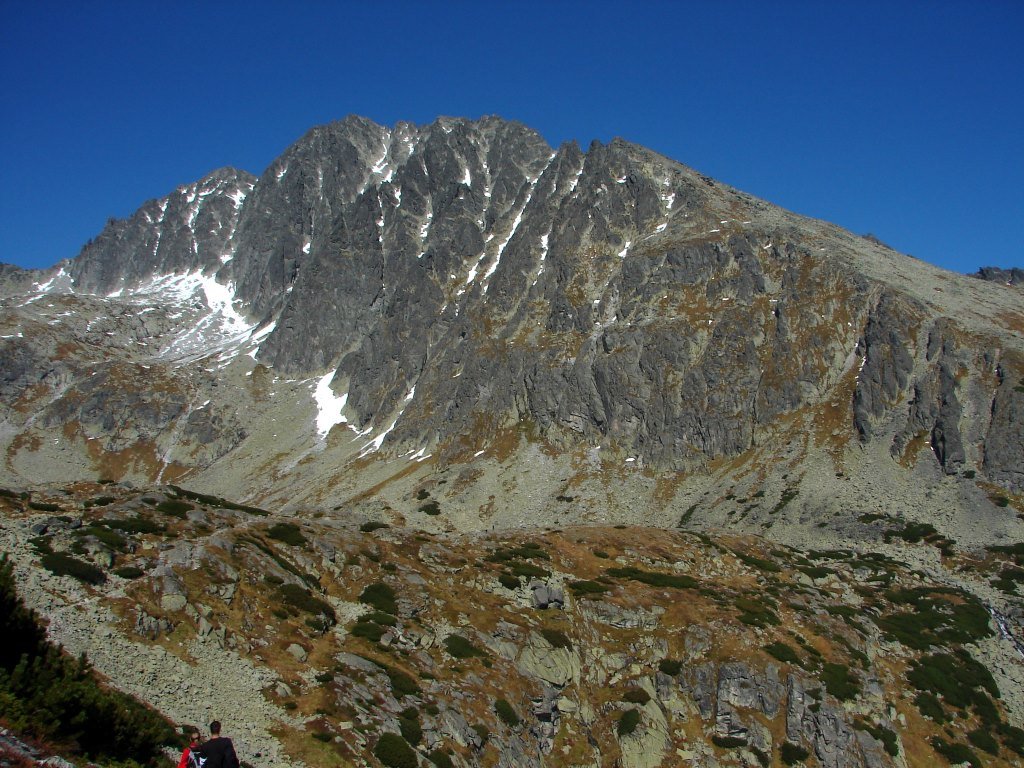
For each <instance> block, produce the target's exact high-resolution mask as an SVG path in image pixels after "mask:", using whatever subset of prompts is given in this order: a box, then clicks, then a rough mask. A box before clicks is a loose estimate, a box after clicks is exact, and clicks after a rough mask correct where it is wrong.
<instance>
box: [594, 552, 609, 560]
mask: <svg viewBox="0 0 1024 768" xmlns="http://www.w3.org/2000/svg"><path fill="white" fill-rule="evenodd" d="M594 557H600V558H601V559H602V560H607V559H608V558H609V554H608V553H607V552H605V551H604V550H601V549H595V550H594Z"/></svg>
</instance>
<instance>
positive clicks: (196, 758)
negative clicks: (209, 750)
mask: <svg viewBox="0 0 1024 768" xmlns="http://www.w3.org/2000/svg"><path fill="white" fill-rule="evenodd" d="M204 763H206V755H204V754H203V753H202V752H200V751H199V748H198V747H197V748H195V749H190V750H189V751H188V768H203V764H204Z"/></svg>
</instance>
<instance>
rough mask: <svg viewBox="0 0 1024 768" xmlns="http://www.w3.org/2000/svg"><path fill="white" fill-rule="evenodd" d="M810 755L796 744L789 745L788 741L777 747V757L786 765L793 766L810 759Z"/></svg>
mask: <svg viewBox="0 0 1024 768" xmlns="http://www.w3.org/2000/svg"><path fill="white" fill-rule="evenodd" d="M810 756H811V755H810V753H809V752H808V751H807V750H806V749H804V748H803V747H801V746H800V745H798V744H791V743H789V742H788V741H784V742H782V746H781V747H779V757H781V758H782V762H784V763H785V764H786V765H795V764H796V763H799V762H802V761H804V760H806V759H807V758H808V757H810Z"/></svg>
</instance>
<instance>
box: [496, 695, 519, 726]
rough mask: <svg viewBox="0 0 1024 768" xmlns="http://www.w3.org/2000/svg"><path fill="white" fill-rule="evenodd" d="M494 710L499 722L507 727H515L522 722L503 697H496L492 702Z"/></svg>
mask: <svg viewBox="0 0 1024 768" xmlns="http://www.w3.org/2000/svg"><path fill="white" fill-rule="evenodd" d="M494 711H495V713H497V715H498V717H499V718H501V722H503V723H504V724H505V725H507V726H508V727H509V728H515V727H517V726H518V725H519V723H521V722H522V721H521V720H520V719H519V715H517V714H516V711H515V709H514V708H513V707H512V705H511V704H509V703H508V702H507V701H506V700H505V699H498V700H497V701H496V702H494Z"/></svg>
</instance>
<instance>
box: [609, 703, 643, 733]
mask: <svg viewBox="0 0 1024 768" xmlns="http://www.w3.org/2000/svg"><path fill="white" fill-rule="evenodd" d="M638 725H640V712H639V710H636V709H627V710H626V711H625V712H623V713H622V714H621V715H619V724H618V726H617V727H616V728H615V732H616V733H618V734H619V736H629V734H631V733H633V731H635V730H636V728H637V726H638Z"/></svg>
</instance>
